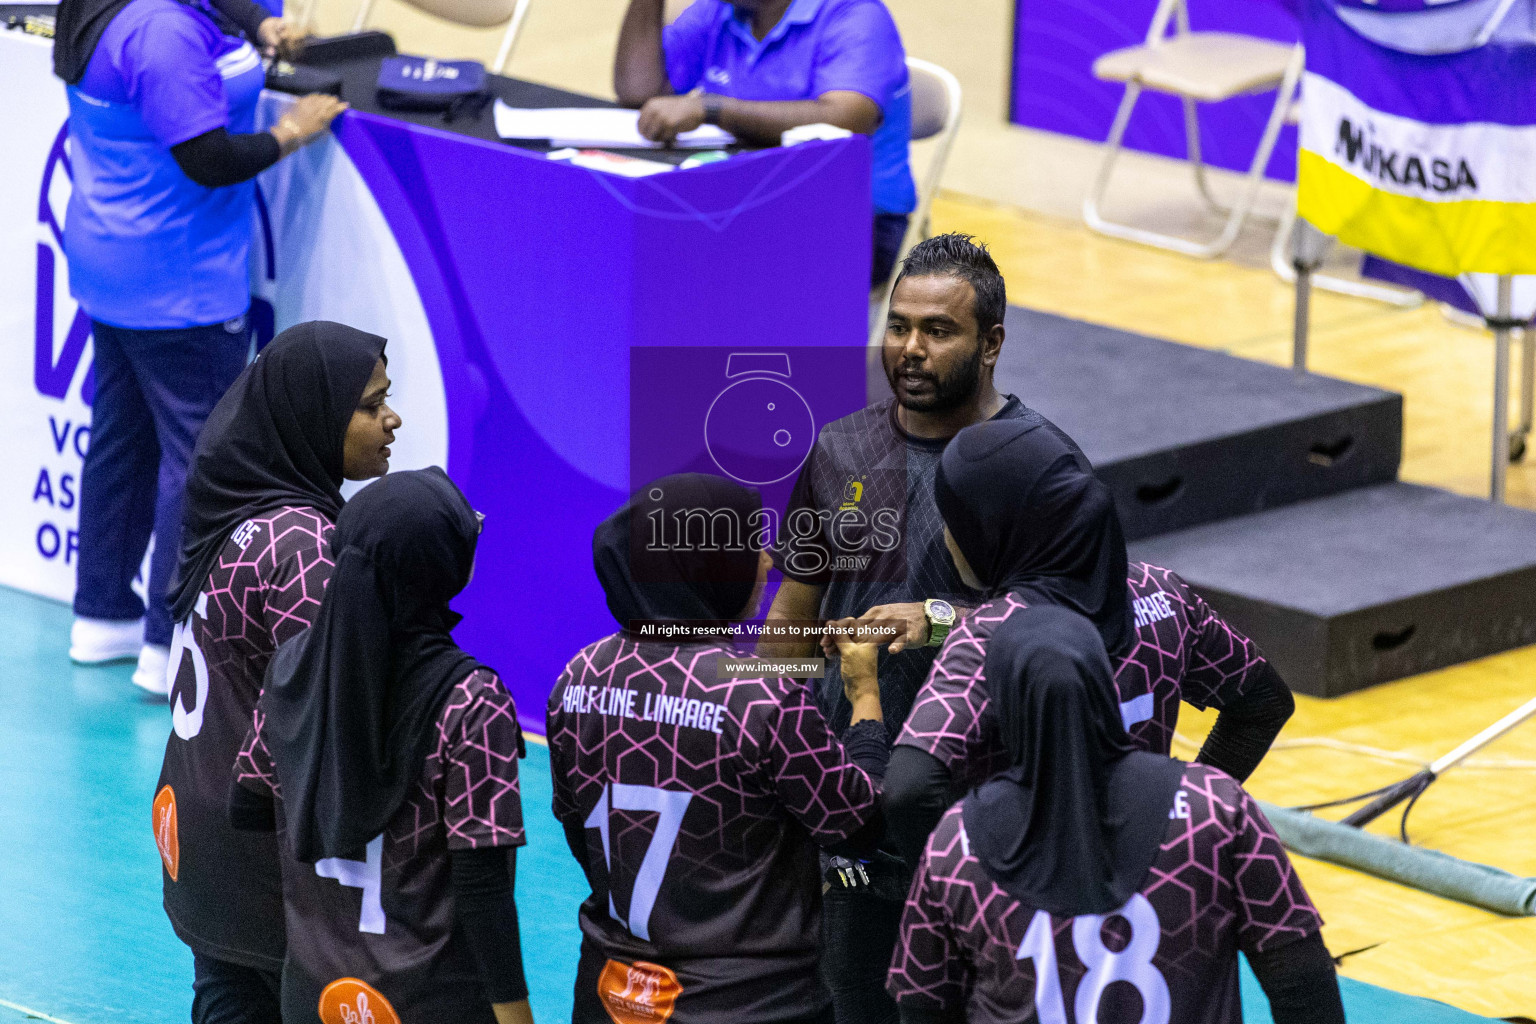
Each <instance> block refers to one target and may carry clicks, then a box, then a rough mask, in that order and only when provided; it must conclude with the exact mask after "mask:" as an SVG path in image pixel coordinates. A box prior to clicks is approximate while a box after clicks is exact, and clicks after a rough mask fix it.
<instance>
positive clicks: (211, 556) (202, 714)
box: [154, 322, 400, 1024]
mask: <svg viewBox="0 0 1536 1024" xmlns="http://www.w3.org/2000/svg"><path fill="white" fill-rule="evenodd" d="M388 392H389V378H388V376H387V375H386V374H385V369H384V339H383V338H379V337H375V336H374V335H372V334H365V333H363V332H362V331H358V330H354V329H352V328H351V327H345V326H343V325H341V324H335V323H325V322H316V323H306V324H300V325H298V326H297V327H292V328H289V329H288V330H286V331H284V332H283V333H282V334H280V335H278V337H277V338H276V339H274V340H273V342H272V343H271V344H270V345H268V346H267V347H266V348H265V349H264V350H263V351H262V353H261V355H259V356H258V357H257V359H256V361H255V362H254V363H252V364H251V365H250V366H249V367H247V368H246V370H245V371H244V373H242V374H241V375H240V377H239V379H237V380H236V381H235V384H234V386H233V387H232V388H231V389H230V390H229V392H228V393H227V394H226V395H225V396H224V398H223V399H222V400H221V401H220V402H219V404H218V405H217V406H216V407H215V408H214V411H213V413H212V415H211V416H209V418H208V424H207V426H206V428H205V429H204V431H203V433H202V435H201V437H200V438H199V439H198V443H197V448H196V450H195V451H194V453H193V458H192V470H191V474H190V476H189V478H188V481H187V499H186V508H185V514H184V525H183V529H182V531H181V539H182V547H181V551H180V552H179V555H178V560H177V565H176V572H175V574H174V577H173V585H172V592H171V594H170V598H169V604H170V606H171V608H172V610H173V613H174V615H175V621H176V623H177V626H176V627H175V632H174V635H173V641H174V642H173V645H172V647H173V650H172V654H173V658H172V660H171V663H170V667H169V670H168V672H167V673H166V674H167V676H168V677H169V682H170V683H171V684H172V688H171V695H170V697H171V724H172V731H171V736H170V739H168V740H167V741H166V746H165V763H164V767H162V768H161V771H160V782H159V785H158V786H157V787H156V796H155V802H154V828H155V841H156V843H157V845H158V846H159V849H160V854H161V859H162V862H163V865H162V866H163V872H162V873H163V876H164V892H165V912H166V914H167V915H168V916H169V917H170V919H171V924H172V926H173V927H174V928H175V929H176V934H177V935H179V936H180V937H181V939H182V940H183V941H184V942H186V943H187V945H189V946H191V947H192V952H193V964H194V969H195V972H196V975H195V977H196V980H195V981H194V983H193V991H194V992H195V995H194V998H193V1002H192V1020H193V1021H194V1022H197V1024H203V1022H220V1024H223V1022H252V1024H256V1022H262V1024H266V1022H271V1024H276V1022H277V1021H278V1020H279V1009H278V1001H277V992H278V972H279V971H280V970H281V969H282V964H283V947H284V940H283V919H282V907H283V905H282V889H281V883H280V880H279V875H278V860H277V847H276V846H275V845H274V844H273V842H272V840H271V838H270V837H269V836H259V835H251V834H250V833H245V832H237V831H234V830H233V829H232V828H231V827H230V824H229V819H228V814H227V807H228V801H229V775H230V771H231V769H232V768H233V766H234V763H235V757H236V756H237V755H238V754H239V752H240V744H241V742H242V741H243V740H244V739H245V734H246V730H248V729H249V728H250V724H251V713H252V711H253V710H255V707H256V698H257V697H258V696H259V695H260V693H261V685H262V676H263V675H264V674H265V672H266V669H267V662H268V660H269V659H270V658H271V657H272V652H273V651H274V650H276V649H277V646H278V645H279V644H281V643H282V642H283V641H284V640H287V639H288V638H289V637H291V636H293V635H294V634H295V633H297V632H298V631H299V630H301V629H303V628H304V627H305V626H307V625H309V623H310V620H311V619H313V618H314V615H315V612H316V611H317V610H318V609H319V607H320V596H321V594H322V593H324V591H325V585H326V581H327V580H328V579H329V578H330V574H331V556H330V534H331V529H332V527H331V523H332V522H333V521H334V520H335V518H336V515H337V513H338V512H340V511H341V505H342V498H341V491H340V490H339V488H340V486H341V483H342V480H343V478H345V479H350V480H366V479H368V478H370V477H374V476H379V475H380V474H382V473H384V472H385V471H387V470H388V469H389V448H388V447H387V446H388V445H389V444H390V442H392V441H393V440H394V432H395V430H397V429H398V428H399V427H400V417H399V416H397V415H396V414H395V412H394V410H393V409H391V408H390V407H389V406H388V404H386V402H385V399H386V398H387V397H388Z"/></svg>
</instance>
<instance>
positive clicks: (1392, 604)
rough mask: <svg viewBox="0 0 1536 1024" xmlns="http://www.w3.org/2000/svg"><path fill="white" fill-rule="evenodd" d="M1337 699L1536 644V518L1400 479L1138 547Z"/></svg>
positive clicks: (1285, 666)
mask: <svg viewBox="0 0 1536 1024" xmlns="http://www.w3.org/2000/svg"><path fill="white" fill-rule="evenodd" d="M1131 557H1132V558H1133V559H1138V560H1141V561H1146V562H1151V563H1153V564H1154V565H1161V566H1166V567H1168V568H1170V569H1173V570H1175V571H1176V572H1178V573H1179V574H1180V575H1181V576H1183V577H1184V578H1185V579H1187V580H1188V581H1189V582H1190V583H1192V584H1193V585H1194V586H1195V588H1196V589H1197V590H1199V591H1200V593H1202V594H1203V595H1205V598H1206V600H1208V601H1210V602H1211V604H1212V605H1213V606H1214V607H1215V608H1216V609H1217V610H1218V611H1220V612H1221V614H1222V615H1223V616H1225V617H1226V618H1227V619H1228V620H1229V621H1230V622H1231V623H1232V624H1233V625H1234V626H1236V627H1238V628H1239V629H1241V630H1243V631H1244V632H1245V633H1247V634H1248V635H1249V636H1251V637H1253V639H1254V640H1256V641H1258V643H1259V646H1260V647H1262V648H1263V650H1264V653H1265V654H1266V655H1267V656H1268V657H1269V658H1270V659H1271V660H1272V661H1273V662H1274V664H1275V666H1276V668H1278V669H1279V670H1280V673H1281V674H1282V675H1283V676H1285V678H1286V680H1287V681H1288V682H1289V683H1290V684H1291V687H1292V688H1293V689H1295V690H1296V691H1297V692H1300V693H1309V694H1312V695H1313V696H1317V697H1334V696H1338V695H1339V694H1342V693H1348V692H1350V691H1352V690H1359V689H1362V688H1364V687H1367V686H1371V685H1374V684H1376V683H1384V682H1387V681H1389V680H1392V679H1400V678H1402V677H1403V676H1410V675H1415V674H1417V673H1419V672H1428V671H1430V670H1432V669H1437V668H1444V667H1445V666H1447V665H1455V664H1459V663H1460V662H1464V661H1471V660H1472V659H1474V658H1481V657H1484V656H1486V655H1489V654H1496V653H1498V652H1499V651H1506V650H1509V649H1511V648H1514V647H1521V646H1524V645H1526V644H1531V643H1536V512H1531V511H1527V510H1525V509H1517V508H1509V507H1508V506H1503V505H1494V504H1492V503H1490V502H1488V501H1485V500H1483V499H1480V498H1464V497H1461V496H1460V495H1456V494H1450V493H1448V492H1446V491H1441V490H1436V489H1434V488H1430V487H1419V486H1415V485H1413V484H1403V483H1393V484H1386V485H1382V486H1376V487H1368V488H1363V489H1360V490H1356V491H1350V492H1348V493H1345V494H1338V495H1333V496H1331V497H1327V498H1319V499H1316V500H1314V501H1308V502H1303V503H1301V504H1296V505H1290V506H1287V507H1285V508H1280V509H1274V510H1271V511H1268V512H1261V513H1258V514H1256V515H1250V516H1244V517H1242V518H1240V519H1233V520H1228V521H1226V522H1221V523H1211V524H1208V525H1205V526H1198V527H1195V528H1193V529H1189V530H1182V531H1180V532H1178V533H1172V534H1166V535H1164V536H1161V537H1154V538H1151V539H1148V540H1142V541H1139V542H1137V543H1135V544H1133V545H1131Z"/></svg>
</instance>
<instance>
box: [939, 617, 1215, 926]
mask: <svg viewBox="0 0 1536 1024" xmlns="http://www.w3.org/2000/svg"><path fill="white" fill-rule="evenodd" d="M984 685H985V687H986V691H987V697H988V700H989V702H990V704H991V707H992V711H993V713H994V714H995V715H996V717H997V722H998V727H999V729H1000V730H1001V732H1002V737H1003V745H1004V747H1005V748H1006V749H1007V751H1008V756H1009V761H1010V764H1009V767H1008V768H1007V769H1006V770H1005V771H1003V772H1001V773H999V774H998V775H996V776H995V777H993V778H992V780H991V781H989V782H987V783H985V784H983V785H982V786H980V787H978V788H977V789H975V790H973V791H972V792H971V794H970V795H969V796H967V797H966V798H965V803H964V805H963V807H962V808H961V813H962V815H963V816H964V819H965V831H966V834H967V835H968V836H969V838H970V847H971V852H972V853H973V854H975V856H976V857H977V859H979V860H980V861H981V863H982V866H983V867H985V868H986V871H987V874H989V875H990V876H991V877H992V879H993V881H995V882H996V883H997V884H998V885H999V886H1001V887H1002V889H1003V890H1004V891H1005V892H1007V893H1008V894H1009V895H1010V896H1012V897H1014V898H1015V899H1017V900H1019V901H1020V902H1021V903H1023V904H1025V905H1026V906H1030V907H1035V908H1038V909H1042V910H1045V911H1048V912H1049V913H1052V914H1056V915H1059V916H1063V917H1075V916H1077V915H1079V914H1107V913H1109V912H1110V911H1112V910H1115V909H1116V908H1118V907H1120V906H1123V905H1124V904H1125V902H1126V900H1128V899H1130V898H1131V896H1132V895H1133V894H1135V893H1136V892H1137V891H1139V890H1140V889H1141V888H1142V886H1143V885H1145V884H1146V878H1147V872H1148V871H1150V870H1151V867H1152V862H1153V860H1154V859H1155V858H1156V857H1157V854H1158V851H1159V850H1160V849H1161V847H1162V842H1163V836H1164V834H1165V833H1166V831H1167V828H1168V812H1169V809H1170V808H1171V807H1172V806H1173V801H1174V797H1175V796H1176V794H1177V793H1178V789H1179V785H1180V782H1181V781H1182V779H1183V777H1184V765H1183V763H1181V762H1179V761H1175V760H1173V759H1172V758H1168V757H1163V756H1161V755H1159V754H1150V753H1147V752H1145V751H1142V750H1139V749H1137V747H1136V746H1135V745H1134V744H1133V743H1132V742H1131V738H1130V736H1129V735H1128V734H1127V733H1126V731H1125V727H1124V726H1123V725H1122V724H1121V721H1120V704H1119V700H1120V698H1119V695H1118V692H1117V691H1116V689H1115V680H1114V675H1113V673H1112V672H1111V671H1110V667H1109V657H1108V655H1107V654H1106V653H1105V651H1104V645H1103V643H1102V642H1101V641H1100V639H1099V635H1098V632H1097V631H1096V630H1095V629H1094V628H1093V624H1092V623H1090V622H1089V621H1088V620H1087V619H1085V618H1083V617H1082V616H1081V615H1078V614H1076V613H1075V612H1070V611H1067V610H1066V609H1064V608H1053V607H1051V606H1049V605H1041V606H1038V607H1029V608H1025V609H1024V610H1023V611H1020V612H1017V613H1016V614H1014V615H1012V616H1010V617H1009V618H1008V620H1007V621H1006V622H1004V623H1003V624H1002V625H1001V626H999V627H998V629H997V631H996V632H995V633H993V634H992V638H991V640H990V642H989V643H988V645H987V661H986V677H985V680H984Z"/></svg>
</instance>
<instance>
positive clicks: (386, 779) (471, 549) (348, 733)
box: [260, 466, 480, 862]
mask: <svg viewBox="0 0 1536 1024" xmlns="http://www.w3.org/2000/svg"><path fill="white" fill-rule="evenodd" d="M479 533H480V524H479V519H478V517H477V516H476V515H475V512H474V509H472V508H471V507H470V505H469V502H468V501H466V500H465V498H464V495H463V494H462V493H460V491H459V489H458V488H457V487H456V486H454V483H453V481H452V480H450V479H448V474H446V473H444V472H443V471H442V470H441V469H438V468H437V467H435V466H434V467H432V468H431V469H423V470H414V471H409V472H401V473H391V474H390V475H389V476H386V477H384V478H383V479H382V480H379V481H378V482H377V483H374V484H370V485H369V486H367V487H365V488H363V490H362V491H360V492H358V494H357V496H356V497H354V498H353V499H352V500H351V501H349V502H348V503H347V505H346V508H344V509H343V510H342V512H341V515H340V516H339V517H337V520H336V532H335V533H334V534H333V535H332V539H331V546H332V550H333V551H334V552H335V558H336V568H335V571H334V572H333V573H332V575H331V581H330V583H329V584H328V585H327V587H326V591H325V599H324V600H323V601H322V602H321V604H320V611H319V612H318V613H317V615H316V618H315V623H314V625H312V626H310V627H309V628H308V629H307V630H305V631H304V632H302V633H300V634H299V635H298V636H296V637H294V638H293V639H292V640H289V641H288V642H287V643H285V644H283V646H281V647H279V648H278V650H277V653H276V654H275V655H274V656H273V658H272V661H271V664H269V665H268V667H267V678H266V689H265V691H264V692H263V694H262V697H261V702H260V709H261V712H262V714H263V715H264V716H265V722H264V724H263V727H262V728H263V736H264V738H265V740H266V744H267V748H268V750H270V751H271V754H272V763H273V766H274V768H275V769H276V772H277V779H278V783H279V786H280V787H281V792H282V796H283V808H284V812H285V817H286V819H287V841H288V843H289V846H290V849H291V851H292V853H293V855H294V857H295V858H297V859H298V860H300V861H304V862H313V861H315V860H318V859H320V858H324V857H349V856H356V855H357V854H358V852H359V851H360V850H362V849H363V848H364V847H365V846H366V845H367V844H368V842H369V841H370V840H371V839H373V837H374V836H377V835H378V834H379V833H381V832H382V831H384V826H385V824H386V823H387V822H388V821H389V819H390V818H391V816H393V815H394V813H395V811H396V810H398V809H399V807H400V805H401V804H402V803H403V802H404V801H405V798H406V796H407V795H408V794H409V790H410V787H411V786H412V785H414V784H415V782H416V779H417V778H418V776H419V775H420V774H421V770H422V765H423V764H424V763H425V760H426V758H427V756H428V755H429V754H430V753H431V750H432V744H433V741H434V739H435V733H436V722H437V718H438V715H439V713H440V712H441V710H442V706H443V702H444V701H445V700H446V699H447V697H448V694H449V692H450V691H451V690H452V689H453V687H454V686H455V685H457V684H458V683H460V682H461V681H463V679H464V678H465V677H466V676H468V675H469V674H470V673H471V672H473V671H474V670H475V669H477V668H479V667H480V665H479V663H478V662H476V661H475V659H473V658H471V657H470V656H469V655H468V654H465V653H464V652H463V651H461V650H460V649H459V646H458V644H456V643H454V641H453V637H452V636H450V635H449V630H451V629H452V628H453V627H454V626H456V625H457V624H458V622H459V616H458V615H456V614H455V613H454V612H452V611H450V610H449V608H448V602H449V601H450V600H451V599H452V598H453V597H455V596H456V595H457V594H458V593H459V592H460V591H461V590H463V589H464V588H465V587H466V586H468V585H469V578H470V573H471V571H472V568H473V565H474V557H475V545H476V543H477V541H478V539H479Z"/></svg>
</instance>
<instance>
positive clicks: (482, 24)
mask: <svg viewBox="0 0 1536 1024" xmlns="http://www.w3.org/2000/svg"><path fill="white" fill-rule="evenodd" d="M403 2H404V3H407V4H410V5H411V6H412V7H414V8H416V9H417V10H419V11H426V12H427V13H428V14H433V15H436V16H437V17H439V18H442V19H443V20H444V21H451V22H453V23H454V24H455V25H466V26H469V27H470V28H493V27H495V26H496V25H502V24H505V25H506V26H507V31H506V33H505V34H504V35H503V36H502V37H501V46H500V48H499V49H497V51H496V60H495V61H493V62H492V63H491V65H490V70H491V71H492V72H493V73H495V74H498V75H499V74H501V73H502V72H503V71H505V70H506V67H507V61H509V60H511V59H512V47H513V46H515V45H516V44H517V37H518V34H519V33H520V32H522V30H523V19H525V18H527V17H528V8H529V6H530V5H531V4H532V3H533V0H403ZM373 5H374V0H363V5H362V6H361V7H360V8H358V11H357V17H356V18H355V19H354V20H353V22H352V31H353V32H361V31H362V30H363V29H364V28H366V27H367V25H368V16H369V15H370V14H372V13H373Z"/></svg>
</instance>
